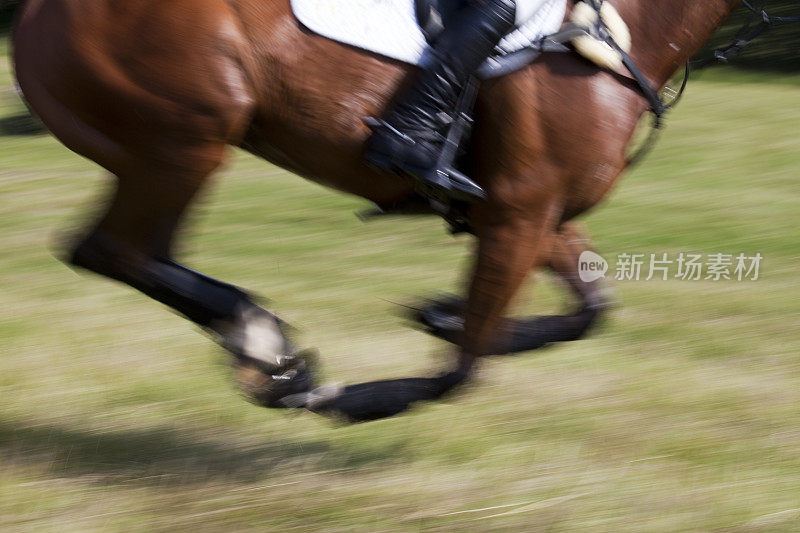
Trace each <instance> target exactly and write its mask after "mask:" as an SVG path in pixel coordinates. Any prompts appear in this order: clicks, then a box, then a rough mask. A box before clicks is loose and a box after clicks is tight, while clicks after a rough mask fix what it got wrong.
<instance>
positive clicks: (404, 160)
mask: <svg viewBox="0 0 800 533" xmlns="http://www.w3.org/2000/svg"><path fill="white" fill-rule="evenodd" d="M515 11H516V2H515V0H470V1H469V2H468V4H467V6H466V7H465V8H464V9H463V10H462V11H461V12H460V13H459V14H458V15H456V16H455V17H454V18H453V20H452V22H450V23H449V25H448V26H447V28H446V29H445V30H444V32H443V33H442V34H441V35H440V36H439V37H438V38H437V40H436V42H435V43H434V45H433V48H432V53H431V56H430V58H429V60H428V62H427V64H425V65H424V66H423V68H422V72H421V74H420V78H419V80H418V81H417V83H416V85H415V86H414V87H413V88H412V89H411V90H410V91H409V92H408V93H407V94H406V95H405V96H404V97H403V99H402V100H401V101H400V103H399V104H398V105H397V106H396V107H395V108H394V110H392V111H391V112H390V113H389V115H388V116H387V117H386V119H385V121H384V123H383V124H382V126H381V127H378V128H377V129H376V131H375V133H374V134H373V136H372V138H371V139H370V141H369V145H368V149H367V153H366V159H367V162H368V163H370V164H372V165H373V166H376V167H378V168H381V169H383V170H389V171H393V172H399V173H405V174H410V175H411V176H413V177H415V178H416V179H418V180H420V181H422V182H426V181H430V177H431V176H432V175H433V174H434V173H435V171H436V163H437V160H438V158H439V155H440V153H441V151H442V149H443V147H444V136H443V131H444V130H445V129H446V126H447V125H448V124H449V123H450V122H451V121H452V111H453V108H454V106H455V102H456V100H457V98H458V96H459V95H460V94H461V92H462V90H463V88H464V86H465V85H466V83H467V81H468V80H469V77H470V76H471V75H472V73H473V72H474V71H475V70H476V69H477V68H478V67H479V66H480V65H481V63H483V62H484V61H485V60H486V58H487V57H488V56H489V55H490V54H491V52H492V49H493V48H494V47H495V46H496V45H497V43H498V42H499V41H500V39H501V38H502V37H503V36H504V35H505V34H507V33H508V32H509V31H510V30H511V29H512V28H513V26H514V18H515ZM470 187H474V191H473V193H472V194H471V195H472V196H476V197H478V196H481V195H482V190H481V189H480V187H478V186H477V185H476V184H467V185H466V186H465V187H463V188H461V189H462V192H464V193H466V194H470Z"/></svg>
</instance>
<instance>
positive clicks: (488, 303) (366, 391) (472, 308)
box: [284, 200, 560, 421]
mask: <svg viewBox="0 0 800 533" xmlns="http://www.w3.org/2000/svg"><path fill="white" fill-rule="evenodd" d="M489 211H502V208H501V207H496V208H494V207H493V208H490V209H489ZM517 213H522V212H521V211H517ZM559 215H560V208H559V204H558V203H557V202H555V201H545V200H542V201H541V202H539V203H537V204H536V205H534V206H532V207H531V209H530V210H528V211H525V212H524V214H520V215H519V216H507V215H504V214H503V215H502V216H500V217H498V216H497V214H493V215H492V216H491V217H486V218H485V219H487V220H488V219H491V220H492V221H493V222H492V223H490V224H485V225H482V226H480V231H479V232H478V239H479V245H478V255H477V260H476V264H475V269H474V272H473V276H472V282H471V289H470V296H469V300H468V304H467V313H466V327H465V330H464V334H463V336H462V339H461V342H460V350H459V353H458V360H457V364H456V365H455V367H454V368H453V369H451V370H450V371H448V372H445V373H443V374H441V375H438V376H434V377H421V378H404V379H394V380H385V381H373V382H367V383H360V384H357V385H349V386H347V387H343V388H336V387H322V388H320V389H317V390H315V391H312V392H310V393H303V394H298V395H295V396H294V397H290V398H288V399H284V401H285V402H286V403H288V404H289V406H297V407H299V406H304V407H306V408H308V409H310V410H311V411H314V412H318V413H323V414H328V415H334V416H341V417H344V418H346V419H348V420H350V421H364V420H374V419H377V418H384V417H387V416H392V415H395V414H398V413H401V412H403V411H405V410H406V409H408V408H409V407H410V406H411V405H413V404H414V403H416V402H419V401H425V400H435V399H437V398H440V397H441V396H443V395H444V394H445V393H447V392H449V391H450V390H452V389H453V388H454V387H456V386H457V385H459V384H461V383H463V382H464V381H465V380H466V379H467V378H468V377H469V375H470V373H471V371H472V368H473V366H474V364H475V362H476V360H477V358H478V357H479V356H481V355H486V354H488V353H490V352H491V349H490V348H491V346H492V343H493V341H494V339H495V338H496V336H497V327H498V324H499V322H500V319H501V317H502V314H503V312H504V311H505V309H506V307H507V305H508V303H509V301H510V300H511V298H512V297H513V296H514V294H515V293H516V292H517V290H518V289H519V286H520V284H521V283H522V281H523V280H524V279H525V277H526V276H527V274H528V272H530V271H531V269H532V268H533V267H534V266H535V265H536V264H537V262H539V261H541V260H543V259H546V258H547V255H548V254H547V253H546V252H547V250H548V247H549V245H550V243H549V242H548V239H547V238H546V236H547V235H551V234H552V230H553V226H554V224H555V223H556V221H557V220H558V217H559Z"/></svg>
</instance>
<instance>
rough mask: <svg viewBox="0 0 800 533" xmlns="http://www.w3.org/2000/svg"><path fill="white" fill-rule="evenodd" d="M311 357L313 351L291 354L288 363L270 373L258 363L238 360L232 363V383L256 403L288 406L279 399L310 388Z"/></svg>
mask: <svg viewBox="0 0 800 533" xmlns="http://www.w3.org/2000/svg"><path fill="white" fill-rule="evenodd" d="M315 360H316V352H315V351H313V350H306V351H304V352H302V353H299V354H296V355H294V356H293V358H292V365H291V366H289V367H287V368H284V369H283V370H282V371H281V372H279V373H274V374H273V373H270V372H266V371H265V370H264V368H263V367H262V366H261V365H258V364H255V363H254V362H252V361H247V360H241V359H240V360H238V361H236V363H235V365H234V366H235V376H236V384H237V386H238V387H239V389H240V390H241V391H242V392H243V393H244V395H245V397H246V398H247V399H248V400H249V401H251V402H252V403H254V404H256V405H260V406H262V407H275V408H284V407H291V406H290V405H287V403H286V402H283V401H282V399H284V398H287V397H292V396H297V395H301V394H305V393H308V391H310V390H311V389H312V388H313V387H314V367H315V365H314V363H315ZM301 407H302V406H301Z"/></svg>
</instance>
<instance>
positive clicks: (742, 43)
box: [587, 0, 800, 165]
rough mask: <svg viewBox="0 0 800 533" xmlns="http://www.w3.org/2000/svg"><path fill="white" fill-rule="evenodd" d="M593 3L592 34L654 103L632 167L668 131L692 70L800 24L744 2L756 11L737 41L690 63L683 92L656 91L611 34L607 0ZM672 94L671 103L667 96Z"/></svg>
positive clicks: (797, 19) (723, 59)
mask: <svg viewBox="0 0 800 533" xmlns="http://www.w3.org/2000/svg"><path fill="white" fill-rule="evenodd" d="M587 1H588V2H589V4H590V5H591V6H592V7H594V9H595V10H596V11H597V12H598V22H597V27H596V28H593V29H592V33H593V34H595V36H596V37H597V38H599V39H602V40H603V41H605V43H606V44H608V45H609V46H610V47H611V48H612V49H614V50H615V51H616V52H617V53H618V54H619V55H620V57H621V58H622V64H623V65H624V66H625V68H626V69H627V70H628V72H629V73H630V75H631V78H633V80H634V81H635V82H636V84H637V86H638V88H639V91H640V92H641V93H642V96H644V97H645V99H647V102H648V103H649V104H650V109H649V111H650V113H651V114H652V115H653V125H652V129H651V131H650V134H649V136H648V137H647V139H646V140H645V141H644V143H643V145H642V146H641V147H639V149H638V150H637V151H636V153H634V154H633V155H632V156H631V157H630V158H629V160H628V164H629V165H633V164H635V163H637V162H639V161H640V160H641V159H642V158H643V157H644V156H645V155H647V153H649V152H650V150H651V149H652V148H653V146H654V145H655V141H656V140H657V138H658V135H659V134H660V132H661V130H663V128H664V116H665V115H666V113H667V111H669V110H670V109H672V108H673V107H674V106H675V105H676V104H677V103H678V102H679V101H680V99H681V97H682V96H683V93H684V91H685V90H686V85H687V83H688V81H689V74H690V73H691V72H692V71H699V70H702V69H704V68H707V67H710V66H712V65H715V64H720V63H727V62H728V61H730V59H731V58H733V57H734V56H735V55H737V54H738V53H739V52H741V51H742V49H744V48H745V47H746V46H747V45H749V44H750V43H751V42H752V41H754V40H755V39H756V38H758V37H759V36H761V35H763V34H764V33H765V32H766V31H767V30H769V29H770V28H771V27H773V26H774V25H775V24H776V23H784V22H800V16H798V17H785V16H771V15H769V13H767V11H766V4H767V2H766V1H765V2H764V3H763V4H762V5H761V7H760V8H757V7H755V6H754V5H753V3H751V0H742V4H743V5H744V6H745V7H746V8H747V9H748V10H750V11H751V12H752V14H753V15H752V16H751V17H750V18H749V19H748V20H747V21H746V22H745V24H744V25H743V26H742V27H741V29H739V31H737V32H736V36H735V37H734V39H733V41H732V42H731V43H730V44H728V45H727V46H723V47H721V48H717V49H716V50H714V52H713V55H712V57H711V58H709V59H706V60H703V61H694V62H693V61H688V62H687V63H686V67H685V70H684V74H683V79H682V81H681V86H680V88H679V89H677V90H675V89H672V88H670V87H669V86H667V87H664V88H662V89H660V90H659V89H657V88H654V87H653V86H652V85H651V84H650V81H649V80H648V79H647V78H646V77H645V76H644V74H643V73H642V71H641V70H640V69H639V68H638V67H637V66H636V63H635V62H634V61H633V59H631V57H630V55H628V53H627V52H625V50H623V49H622V48H620V46H619V45H618V44H617V43H616V42H615V41H614V39H613V37H612V35H611V32H610V31H609V30H608V28H607V27H606V25H605V23H604V22H603V17H602V16H600V10H601V9H602V7H603V2H604V1H605V0H587ZM667 95H669V96H670V98H669V101H667V99H666V96H667Z"/></svg>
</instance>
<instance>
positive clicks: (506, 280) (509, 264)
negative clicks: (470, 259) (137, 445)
mask: <svg viewBox="0 0 800 533" xmlns="http://www.w3.org/2000/svg"><path fill="white" fill-rule="evenodd" d="M560 215H561V204H560V202H559V201H558V199H557V198H555V197H553V198H550V199H548V198H544V197H543V198H541V199H540V200H539V201H538V202H537V203H536V204H534V205H532V206H531V208H530V209H529V210H527V211H515V212H514V213H513V214H512V215H510V216H505V217H503V218H501V219H500V221H499V222H494V223H490V224H486V225H484V226H482V227H481V226H479V227H478V231H477V235H478V241H479V245H478V256H477V260H476V264H475V270H474V273H473V277H472V283H471V285H470V289H469V296H468V299H467V304H466V310H465V315H464V329H463V332H462V333H461V338H460V339H459V342H458V344H459V345H460V347H461V360H460V363H461V365H462V367H464V368H471V366H472V365H473V364H474V362H475V360H476V359H477V358H478V357H480V356H483V355H489V354H493V353H497V346H498V343H504V342H505V341H506V339H505V337H507V336H508V334H509V333H510V332H509V331H508V330H507V329H506V328H503V327H501V326H502V324H503V314H504V312H505V310H506V309H507V307H508V304H509V303H510V302H511V300H512V298H513V297H514V296H515V295H516V293H517V292H518V290H519V288H520V285H521V284H522V282H523V281H524V280H525V278H526V277H527V275H528V274H529V272H530V271H531V270H533V269H534V268H538V267H541V266H544V265H545V264H547V262H548V260H549V258H550V255H551V254H550V252H551V248H552V247H553V244H554V240H553V238H552V237H553V235H554V231H553V229H554V227H555V225H556V224H557V222H558V219H559V217H560Z"/></svg>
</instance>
